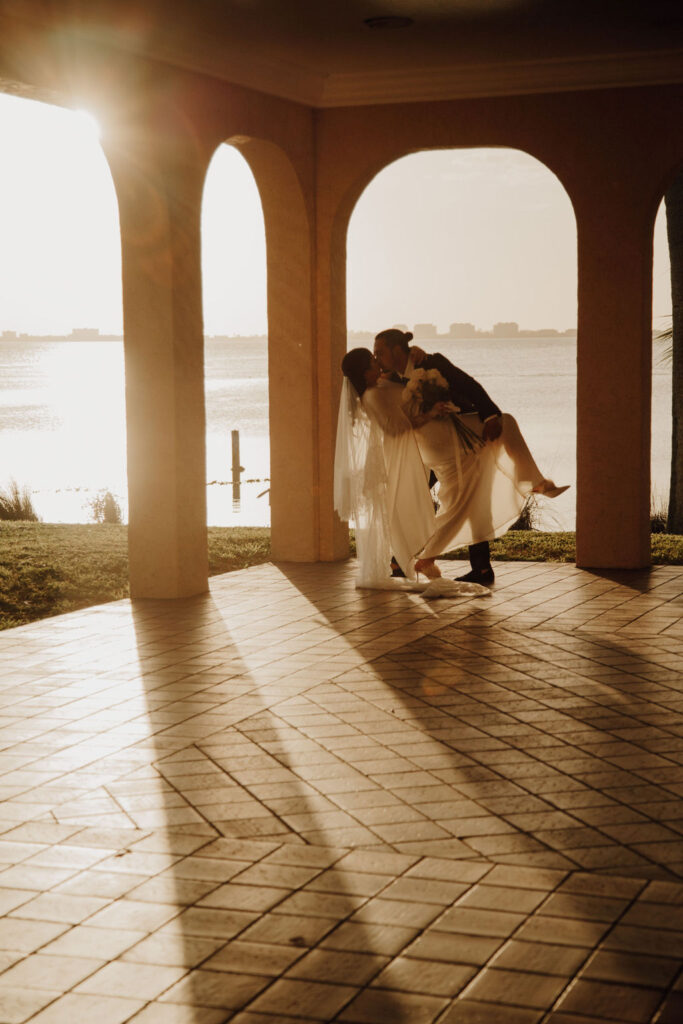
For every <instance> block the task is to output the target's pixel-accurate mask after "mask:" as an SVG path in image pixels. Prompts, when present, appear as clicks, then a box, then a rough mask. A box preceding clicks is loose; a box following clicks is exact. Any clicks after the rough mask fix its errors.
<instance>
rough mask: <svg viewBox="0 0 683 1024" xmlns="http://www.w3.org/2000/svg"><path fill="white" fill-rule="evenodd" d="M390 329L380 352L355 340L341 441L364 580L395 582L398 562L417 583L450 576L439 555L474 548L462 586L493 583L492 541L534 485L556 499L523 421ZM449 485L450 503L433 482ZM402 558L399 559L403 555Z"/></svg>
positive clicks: (344, 494) (339, 490)
mask: <svg viewBox="0 0 683 1024" xmlns="http://www.w3.org/2000/svg"><path fill="white" fill-rule="evenodd" d="M412 339H413V335H412V334H411V333H410V332H409V331H401V330H398V329H396V328H391V329H389V330H385V331H381V332H380V333H379V334H378V335H377V336H376V338H375V347H374V353H373V352H370V351H369V350H368V349H365V348H356V349H352V350H351V351H350V352H347V354H346V355H345V356H344V359H343V360H342V366H341V368H342V373H343V374H344V382H343V390H342V397H341V402H340V407H339V417H338V424H337V442H336V450H335V508H336V510H337V512H338V514H339V516H340V518H342V519H345V520H349V521H353V523H354V526H355V536H356V549H357V554H358V586H364V587H381V588H385V587H391V586H392V585H396V584H397V583H399V582H400V581H392V579H391V576H392V570H391V565H392V561H393V564H394V565H398V566H399V567H400V570H401V572H402V573H403V574H404V575H405V576H406V577H408V579H409V580H414V579H415V576H416V574H419V573H423V574H424V575H425V576H426V577H428V578H430V579H433V578H436V577H438V576H440V575H441V573H440V570H439V568H438V566H437V565H436V562H435V559H436V558H437V557H438V556H439V555H441V554H443V553H444V552H446V551H449V550H452V549H453V548H456V547H460V546H462V545H468V546H469V555H470V563H471V570H470V572H468V573H467V574H466V575H464V576H461V577H458V580H459V581H460V583H461V584H462V585H463V586H462V588H463V590H466V589H469V586H470V585H471V584H479V585H484V586H488V585H490V584H491V583H493V581H494V573H493V569H492V567H491V562H490V551H489V541H490V540H493V539H494V538H495V537H499V536H501V535H502V534H503V533H505V531H506V530H508V529H509V528H510V526H511V525H512V524H513V523H514V522H515V521H516V520H517V518H518V517H519V514H520V512H521V510H522V508H523V507H524V503H525V501H526V499H527V497H528V495H529V494H531V493H537V494H545V495H547V496H548V497H556V496H557V495H558V494H561V493H562V492H563V491H565V490H566V489H567V488H566V487H556V486H555V484H554V483H553V481H552V480H549V479H547V478H546V477H544V476H543V474H542V473H541V472H540V470H539V469H538V466H537V465H536V463H535V461H534V459H533V457H532V455H531V453H530V451H529V449H528V447H527V445H526V442H525V441H524V438H523V437H522V434H521V432H520V430H519V427H518V425H517V422H516V420H515V419H514V418H513V417H512V416H510V415H509V414H507V413H503V412H501V410H500V409H499V408H498V406H497V405H496V404H495V402H493V400H492V399H491V398H490V396H489V395H488V394H487V392H486V390H485V389H484V388H483V387H482V386H481V384H479V383H478V382H477V381H476V380H474V378H472V377H470V376H469V375H468V374H467V373H465V372H464V371H463V370H461V369H459V368H458V367H456V366H454V365H453V364H452V363H451V362H450V361H449V360H448V359H446V358H445V356H443V355H441V354H439V353H434V354H433V355H427V354H426V353H425V352H423V351H422V350H421V349H420V348H417V347H416V346H411V344H410V342H411V341H412ZM435 481H438V483H439V492H438V500H439V511H438V514H436V513H435V511H434V503H433V501H432V496H431V491H430V486H431V485H432V484H433V483H434V482H435ZM392 556H393V560H392Z"/></svg>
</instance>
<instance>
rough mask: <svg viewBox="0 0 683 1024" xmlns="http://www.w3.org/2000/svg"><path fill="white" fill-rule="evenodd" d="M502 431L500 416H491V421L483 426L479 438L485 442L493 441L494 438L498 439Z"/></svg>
mask: <svg viewBox="0 0 683 1024" xmlns="http://www.w3.org/2000/svg"><path fill="white" fill-rule="evenodd" d="M502 431H503V421H502V420H501V418H500V416H492V417H491V419H490V420H487V421H486V423H485V424H484V429H483V430H482V432H481V436H482V437H483V438H484V440H485V441H495V440H496V438H498V437H500V435H501V433H502Z"/></svg>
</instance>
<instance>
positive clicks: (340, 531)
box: [319, 131, 576, 557]
mask: <svg viewBox="0 0 683 1024" xmlns="http://www.w3.org/2000/svg"><path fill="white" fill-rule="evenodd" d="M442 134H445V133H442ZM448 134H449V135H450V137H451V138H452V142H450V144H445V143H444V142H443V140H442V139H439V140H438V142H437V141H436V140H430V142H431V144H430V145H420V146H408V145H403V146H393V147H391V149H390V150H387V151H385V152H383V153H382V154H381V155H380V156H378V157H376V158H372V159H369V160H368V161H367V162H366V163H364V164H363V163H362V162H361V161H359V165H358V167H357V168H356V169H355V173H352V174H351V175H349V176H348V177H347V179H346V180H345V181H344V184H343V187H341V188H340V189H339V193H338V195H337V202H336V205H335V207H334V209H333V210H331V211H330V219H329V229H328V230H329V236H328V238H329V241H328V242H327V243H326V244H329V247H330V265H331V267H333V268H334V270H333V271H332V272H330V273H329V276H328V279H327V280H325V281H324V283H323V288H324V289H325V291H324V292H323V294H322V295H320V296H319V301H320V303H321V306H322V307H323V309H324V308H325V304H328V307H327V308H328V310H329V321H328V322H329V330H330V338H329V349H328V353H327V354H326V358H325V355H322V354H321V364H322V365H321V380H324V375H325V373H327V375H328V379H329V387H330V391H331V394H332V406H333V408H334V409H335V410H336V408H337V404H338V396H339V390H340V386H341V378H340V374H339V372H338V367H339V363H340V361H341V358H342V356H343V354H344V352H345V351H346V343H347V323H346V293H347V284H346V247H347V236H348V229H349V224H350V221H351V217H352V216H353V213H354V210H355V209H356V206H357V203H358V201H359V199H360V197H361V196H362V195H363V193H364V192H365V190H366V189H367V187H368V186H369V185H370V184H371V183H372V182H373V181H374V180H376V179H377V178H378V177H379V175H381V174H382V172H383V171H385V170H386V169H387V168H389V167H390V166H392V165H393V164H395V163H397V162H398V161H400V160H403V159H407V158H408V157H410V156H414V155H417V154H419V153H425V152H436V151H454V150H461V151H462V150H474V149H482V148H500V149H501V150H502V149H506V150H514V151H515V152H518V153H524V154H525V155H526V156H528V157H529V158H530V159H533V160H535V161H537V162H538V163H539V164H540V165H541V166H542V167H543V168H544V169H545V170H546V171H547V172H548V174H549V175H552V176H553V177H554V178H556V179H557V181H558V182H559V185H560V186H561V188H562V190H563V192H564V195H565V196H566V198H567V200H568V202H569V204H570V207H571V209H572V214H573V217H574V222H575V223H576V211H575V207H574V202H573V200H572V195H571V194H570V191H569V189H568V187H567V185H566V183H565V181H564V180H563V175H562V173H561V167H560V166H558V162H557V161H556V160H553V159H549V156H550V154H548V153H540V152H537V151H535V150H534V149H533V148H531V147H523V146H521V145H517V144H515V142H514V141H513V140H510V141H506V142H505V143H504V144H499V143H498V142H493V141H492V140H491V139H489V138H488V137H484V136H482V138H481V139H479V138H472V139H468V140H467V141H466V142H463V141H461V140H459V139H458V137H457V136H458V132H457V131H450V132H449V133H448ZM321 334H322V330H321ZM323 360H325V362H324V363H323ZM324 390H325V385H324V383H323V384H322V385H321V391H324ZM325 415H326V410H325V409H324V408H323V409H321V433H322V436H323V437H325V435H326V434H327V436H328V437H329V438H330V439H331V441H330V442H328V444H329V445H330V446H329V447H328V454H327V455H326V454H325V453H324V452H323V454H321V472H323V473H324V467H325V465H326V464H327V463H328V462H329V460H330V452H331V451H332V447H331V444H332V443H333V441H334V432H335V422H334V419H333V418H331V419H328V423H327V430H325V423H324V417H325ZM323 482H324V481H323ZM328 486H329V482H328ZM345 543H346V533H345V529H344V527H343V526H342V527H340V524H339V523H338V522H337V521H336V520H335V522H334V523H333V525H332V527H331V529H330V530H329V531H328V534H327V544H328V550H329V552H330V555H329V557H335V554H334V552H339V551H343V550H344V544H345ZM336 557H339V554H338V553H337V554H336Z"/></svg>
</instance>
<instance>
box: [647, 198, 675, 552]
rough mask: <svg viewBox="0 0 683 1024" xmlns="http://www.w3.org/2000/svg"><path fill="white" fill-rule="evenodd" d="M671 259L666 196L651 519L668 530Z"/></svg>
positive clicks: (656, 246) (657, 245) (660, 222)
mask: <svg viewBox="0 0 683 1024" xmlns="http://www.w3.org/2000/svg"><path fill="white" fill-rule="evenodd" d="M671 323H672V320H671V261H670V258H669V243H668V239H667V218H666V208H665V204H664V200H662V202H661V204H660V206H659V209H658V211H657V217H656V220H655V227H654V236H653V272H652V442H651V482H650V493H651V508H650V512H651V522H652V527H653V529H654V530H657V531H659V530H661V531H662V532H663V531H664V530H666V523H667V518H668V508H669V496H670V494H669V492H670V484H671V414H672V402H671V398H672V393H671V386H672V351H671V345H672V341H671Z"/></svg>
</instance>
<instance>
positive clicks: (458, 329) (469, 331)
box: [448, 324, 477, 338]
mask: <svg viewBox="0 0 683 1024" xmlns="http://www.w3.org/2000/svg"><path fill="white" fill-rule="evenodd" d="M476 335H477V328H476V327H475V326H474V324H451V325H450V327H449V328H448V337H449V338H475V337H476Z"/></svg>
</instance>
